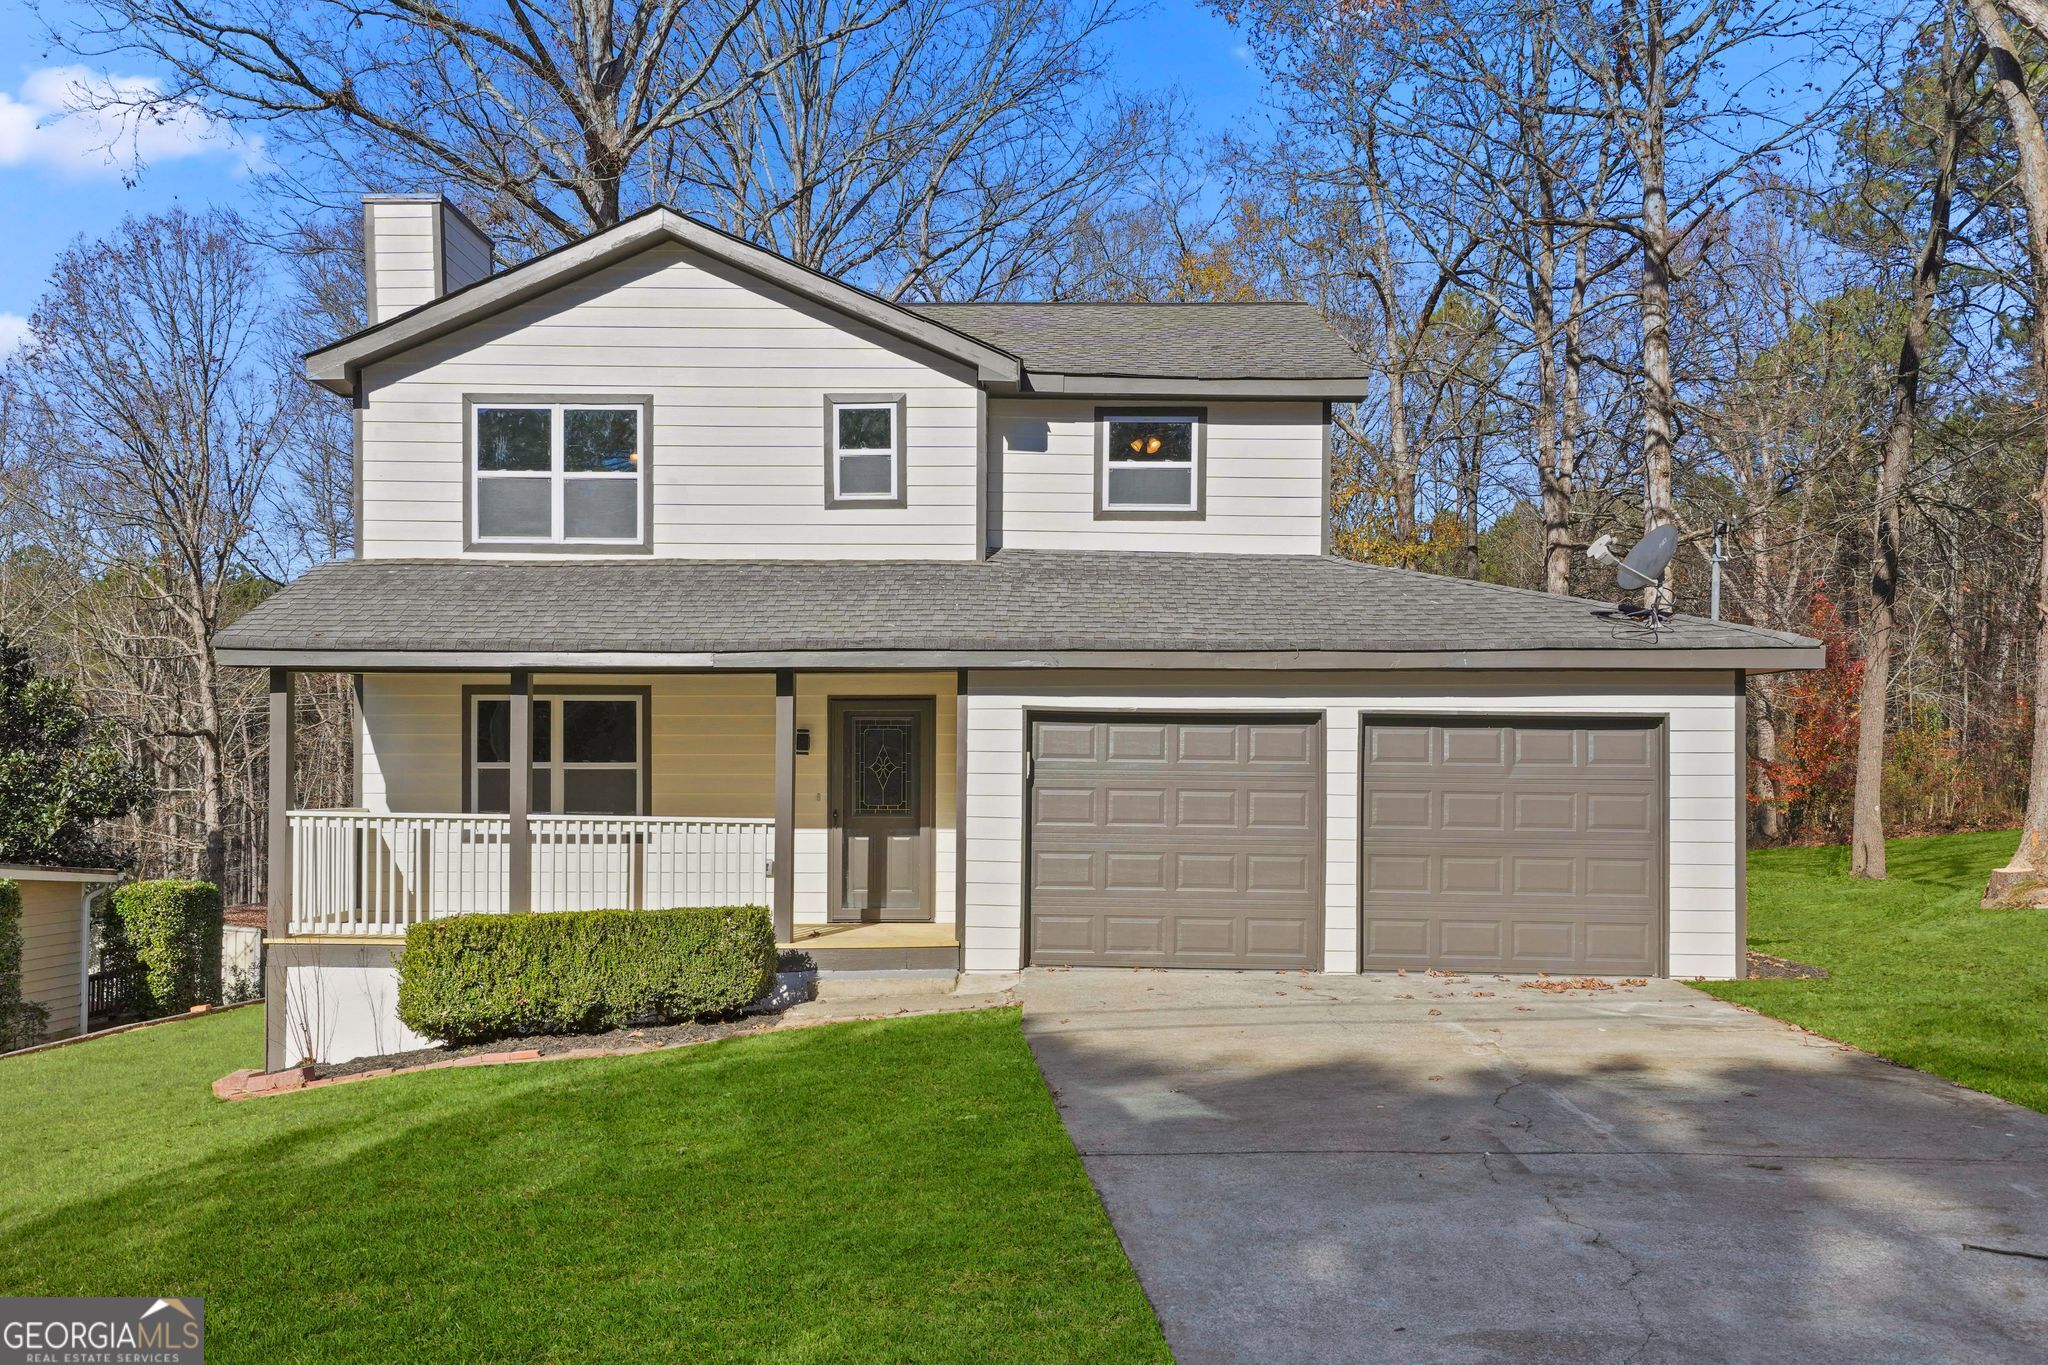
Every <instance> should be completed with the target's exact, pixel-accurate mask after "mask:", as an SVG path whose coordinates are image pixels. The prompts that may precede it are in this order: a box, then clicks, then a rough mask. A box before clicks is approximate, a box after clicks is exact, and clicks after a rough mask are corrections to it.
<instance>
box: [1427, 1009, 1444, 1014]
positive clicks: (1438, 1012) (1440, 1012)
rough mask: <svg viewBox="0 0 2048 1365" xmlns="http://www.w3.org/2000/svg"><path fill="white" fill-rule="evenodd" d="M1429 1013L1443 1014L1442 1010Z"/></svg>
mask: <svg viewBox="0 0 2048 1365" xmlns="http://www.w3.org/2000/svg"><path fill="white" fill-rule="evenodd" d="M1430 1013H1431V1014H1442V1013H1443V1011H1442V1010H1431V1011H1430Z"/></svg>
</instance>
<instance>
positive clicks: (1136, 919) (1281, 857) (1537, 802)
mask: <svg viewBox="0 0 2048 1365" xmlns="http://www.w3.org/2000/svg"><path fill="white" fill-rule="evenodd" d="M1659 737H1660V731H1659V730H1658V728H1657V727H1656V726H1655V725H1654V724H1652V723H1649V722H1636V721H1630V720H1601V721H1592V720H1582V719H1573V720H1557V721H1548V720H1533V719H1529V720H1525V719H1512V720H1511V719H1505V718H1496V719H1469V720H1468V719H1463V718H1459V719H1420V720H1418V719H1402V718H1369V719H1367V720H1366V721H1365V722H1364V724H1363V725H1362V726H1361V728H1360V732H1359V746H1360V750H1359V767H1360V783H1359V787H1360V789H1359V823H1360V830H1359V837H1360V841H1361V843H1360V849H1359V863H1358V865H1359V878H1360V893H1359V902H1360V904H1359V913H1360V928H1361V934H1362V941H1363V945H1364V965H1365V967H1366V968H1367V969H1369V970H1370V969H1384V968H1393V967H1408V968H1429V967H1435V968H1442V969H1451V970H1460V971H1514V972H1531V971H1550V972H1591V973H1607V974H1651V973H1654V972H1656V971H1657V970H1658V963H1659V960H1660V957H1661V946H1662V934H1661V916H1662V905H1663V897H1662V886H1663V880H1664V871H1663V848H1664V818H1663V800H1662V773H1663V754H1662V751H1661V749H1660V747H1659ZM1321 738H1322V734H1321V727H1320V726H1319V725H1317V724H1316V723H1315V722H1313V721H1310V720H1306V719H1292V718H1285V717H1277V718H1264V717H1257V718H1230V717H1222V716H1211V717H1186V718H1160V719H1153V718H1136V717H1126V718H1107V719H1071V720H1068V719H1059V720H1051V719H1046V720H1039V721H1037V722H1036V723H1035V724H1034V726H1033V730H1032V735H1031V752H1032V764H1033V773H1032V782H1031V805H1030V810H1031V829H1030V841H1031V842H1030V855H1029V869H1030V875H1029V888H1028V890H1029V896H1030V936H1031V937H1030V954H1031V960H1032V961H1033V962H1035V963H1040V964H1075V965H1081V964H1086V965H1097V966H1156V967H1250V968H1262V967H1263V968H1304V967H1305V968H1312V969H1319V968H1320V967H1321V966H1322V965H1323V953H1322V932H1323V905H1322V902H1323V894H1322V866H1323V856H1324V855H1323V816H1322V784H1323V777H1322V755H1321V748H1320V746H1321Z"/></svg>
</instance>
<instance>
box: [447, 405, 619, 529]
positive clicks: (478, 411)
mask: <svg viewBox="0 0 2048 1365" xmlns="http://www.w3.org/2000/svg"><path fill="white" fill-rule="evenodd" d="M647 428H648V410H647V406H646V404H645V403H642V402H639V401H635V400H625V399H617V400H609V401H607V400H601V399H594V400H592V401H589V402H551V401H540V400H535V401H531V402H522V401H519V400H517V399H475V400H472V401H471V405H470V433H469V435H470V499H471V503H470V518H471V522H470V524H471V528H472V535H471V540H472V541H473V542H474V543H475V544H476V545H478V546H480V547H483V548H492V547H501V546H531V545H560V546H565V547H569V546H589V547H591V548H593V549H602V548H605V547H621V546H625V547H638V546H640V545H642V544H644V543H645V541H646V537H647V439H648V430H647Z"/></svg>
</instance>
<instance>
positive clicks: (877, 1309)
mask: <svg viewBox="0 0 2048 1365" xmlns="http://www.w3.org/2000/svg"><path fill="white" fill-rule="evenodd" d="M1006 1020H1007V1027H1008V1029H1009V1030H1010V1035H1009V1037H1010V1042H1009V1046H1010V1047H1012V1048H1013V1049H1014V1052H1013V1053H1011V1054H1010V1055H1009V1056H1008V1058H1004V1057H1003V1056H1002V1055H1001V1054H997V1056H996V1059H995V1060H994V1061H990V1060H989V1059H990V1057H991V1054H990V1051H989V1048H988V1046H986V1045H981V1046H977V1045H976V1044H975V1043H974V1041H973V1040H972V1039H971V1038H967V1037H965V1036H963V1035H964V1034H965V1033H966V1032H967V1031H969V1030H972V1029H974V1028H977V1027H995V1026H996V1024H995V1023H994V1022H993V1021H989V1022H983V1021H971V1022H970V1023H969V1024H967V1025H965V1026H957V1025H956V1026H953V1027H952V1028H951V1030H950V1031H949V1030H948V1029H947V1028H945V1027H943V1026H942V1027H941V1028H938V1029H925V1030H919V1029H917V1028H915V1027H913V1028H910V1029H906V1028H905V1027H904V1026H903V1025H902V1024H895V1025H881V1026H875V1025H847V1026H844V1027H843V1029H842V1030H837V1031H835V1030H809V1031H805V1032H802V1033H792V1034H789V1035H784V1036H781V1037H778V1038H776V1039H773V1040H748V1042H746V1043H744V1044H740V1045H738V1046H743V1047H750V1048H753V1049H755V1050H754V1051H751V1052H735V1051H734V1050H733V1049H734V1047H735V1046H736V1045H734V1044H713V1045H710V1046H707V1047H704V1048H693V1049H687V1050H680V1051H678V1052H675V1053H668V1054H655V1055H652V1056H647V1057H638V1058H627V1059H616V1060H597V1061H576V1062H562V1063H545V1064H540V1065H535V1066H530V1067H515V1068H503V1069H497V1070H493V1071H488V1072H486V1071H477V1072H467V1073H455V1072H440V1073H430V1074H426V1075H421V1076H416V1077H397V1078H391V1079H388V1080H378V1081H371V1082H365V1083H363V1084H361V1085H358V1086H345V1087H338V1088H335V1089H332V1090H327V1091H317V1092H306V1093H303V1094H297V1095H289V1096H282V1097H275V1098H266V1099H258V1100H251V1101H245V1102H243V1103H240V1104H237V1105H233V1106H227V1107H224V1108H223V1109H221V1110H220V1111H218V1112H219V1117H220V1120H221V1122H222V1123H224V1124H227V1125H239V1126H240V1127H241V1128H242V1129H244V1130H245V1131H246V1132H247V1135H248V1136H247V1140H245V1141H229V1142H228V1143H226V1144H225V1145H224V1146H222V1147H221V1148H220V1149H219V1150H218V1151H217V1152H216V1153H214V1154H212V1155H209V1156H206V1157H204V1158H201V1159H185V1160H181V1159H180V1157H179V1155H178V1154H177V1153H176V1152H166V1153H165V1160H164V1163H163V1166H162V1169H161V1170H159V1171H158V1172H157V1173H155V1174H154V1175H152V1176H151V1177H150V1178H148V1179H144V1180H137V1181H133V1182H130V1183H127V1184H125V1185H123V1186H121V1187H119V1188H117V1189H113V1190H109V1191H106V1192H103V1193H100V1194H98V1195H96V1196H95V1197H92V1198H88V1199H81V1200H77V1201H74V1202H71V1203H68V1204H65V1205H63V1206H61V1207H56V1208H54V1209H52V1210H50V1211H49V1212H47V1213H46V1214H44V1215H43V1216H41V1217H39V1218H36V1219H35V1220H34V1221H32V1222H28V1223H26V1224H19V1225H17V1226H16V1228H15V1232H16V1235H15V1237H14V1238H13V1239H12V1244H11V1245H10V1246H8V1247H6V1248H0V1282H5V1283H10V1284H16V1285H25V1284H29V1283H33V1284H34V1285H35V1292H44V1293H62V1292H80V1293H97V1294H105V1293H117V1292H118V1293H147V1294H157V1293H167V1292H183V1293H189V1294H198V1295H204V1296H205V1297H206V1299H207V1310H208V1318H209V1320H210V1326H211V1329H212V1330H211V1331H210V1336H211V1337H212V1338H213V1340H211V1341H210V1342H209V1345H210V1346H214V1345H218V1346H219V1347H220V1348H221V1349H220V1356H221V1358H222V1359H233V1358H250V1359H271V1358H280V1357H301V1356H311V1357H322V1356H324V1357H329V1358H332V1357H341V1356H347V1357H358V1356H360V1357H370V1356H382V1357H387V1358H389V1357H398V1358H409V1359H431V1358H443V1357H462V1358H480V1357H486V1356H488V1357H495V1358H505V1357H511V1358H528V1357H533V1358H543V1357H553V1358H562V1359H576V1360H582V1359H596V1358H621V1359H644V1358H646V1356H647V1353H648V1351H649V1349H650V1343H660V1345H659V1348H658V1351H657V1353H658V1354H660V1355H663V1356H666V1357H670V1358H676V1359H691V1358H695V1359H713V1358H733V1357H741V1358H752V1357H759V1356H763V1355H770V1354H773V1355H777V1356H779V1357H780V1358H787V1359H804V1358H821V1357H822V1358H846V1357H849V1356H852V1357H861V1356H866V1355H870V1354H872V1353H874V1352H875V1351H876V1350H877V1349H879V1350H880V1352H881V1353H882V1354H887V1355H892V1356H908V1357H923V1358H944V1357H948V1356H955V1355H959V1354H968V1353H974V1352H976V1351H977V1350H979V1349H981V1348H982V1347H983V1346H984V1345H989V1346H990V1347H991V1348H994V1349H996V1354H998V1355H1001V1354H1003V1353H1004V1352H1003V1351H1002V1350H1001V1349H1000V1346H1001V1343H1003V1342H1004V1341H1010V1342H1014V1343H1016V1345H1015V1346H1014V1347H1013V1348H1012V1349H1014V1350H1017V1351H1028V1350H1031V1349H1032V1347H1033V1346H1034V1344H1035V1345H1036V1346H1037V1347H1038V1348H1041V1349H1042V1352H1043V1353H1045V1354H1050V1355H1059V1354H1072V1353H1076V1352H1085V1351H1087V1350H1088V1349H1089V1348H1091V1347H1093V1346H1095V1345H1098V1344H1099V1345H1101V1346H1103V1347H1104V1349H1108V1350H1111V1351H1113V1352H1116V1353H1120V1354H1124V1355H1128V1356H1131V1357H1133V1358H1144V1357H1146V1356H1147V1355H1148V1354H1149V1352H1148V1348H1150V1350H1155V1351H1156V1350H1157V1349H1158V1345H1157V1343H1158V1336H1157V1330H1156V1327H1155V1326H1154V1325H1153V1324H1152V1322H1151V1320H1150V1315H1149V1314H1148V1313H1146V1312H1145V1309H1144V1304H1143V1301H1142V1299H1141V1298H1140V1297H1139V1296H1138V1295H1137V1293H1136V1291H1135V1288H1134V1286H1132V1285H1131V1284H1130V1281H1129V1276H1128V1271H1127V1270H1125V1269H1124V1268H1123V1263H1122V1257H1121V1253H1120V1251H1119V1250H1118V1248H1117V1245H1116V1242H1115V1239H1114V1237H1113V1235H1111V1234H1110V1232H1109V1231H1108V1228H1107V1225H1106V1223H1105V1222H1104V1220H1103V1218H1102V1214H1101V1211H1100V1208H1099V1206H1098V1205H1097V1204H1096V1201H1095V1200H1094V1198H1093V1196H1092V1193H1091V1192H1090V1191H1089V1189H1088V1185H1087V1181H1086V1178H1085V1176H1084V1175H1083V1174H1082V1172H1081V1171H1080V1169H1079V1167H1078V1165H1077V1164H1076V1163H1075V1162H1074V1160H1073V1158H1072V1155H1071V1152H1070V1151H1069V1150H1068V1149H1067V1147H1066V1144H1065V1140H1064V1138H1063V1137H1062V1136H1061V1134H1060V1132H1059V1129H1058V1127H1057V1124H1056V1123H1055V1122H1054V1121H1053V1119H1052V1116H1051V1114H1050V1113H1049V1111H1045V1110H1043V1109H1041V1111H1040V1112H1041V1113H1042V1117H1041V1118H1039V1121H1037V1122H1018V1121H1011V1122H1004V1121H1003V1119H1004V1116H1005V1115H1006V1114H1007V1115H1009V1116H1010V1117H1011V1118H1012V1119H1015V1117H1016V1110H1017V1108H1018V1106H1019V1105H1020V1104H1023V1103H1030V1104H1034V1105H1037V1106H1043V1105H1044V1095H1043V1090H1042V1088H1040V1086H1039V1083H1038V1079H1037V1075H1036V1072H1035V1070H1034V1069H1033V1068H1032V1066H1031V1063H1030V1059H1029V1057H1028V1055H1027V1054H1025V1052H1024V1050H1023V1048H1022V1047H1021V1045H1018V1044H1017V1042H1016V1040H1015V1028H1016V1025H1015V1018H1014V1015H1009V1016H1006ZM912 1022H913V1024H915V1023H917V1022H919V1021H912ZM849 1030H850V1031H851V1032H850V1033H849V1032H847V1031H849ZM763 1041H766V1042H768V1044H769V1046H770V1047H771V1048H772V1049H773V1055H772V1057H769V1056H764V1055H763V1054H762V1052H761V1051H760V1050H759V1047H760V1044H761V1042H763ZM949 1048H951V1049H954V1050H956V1051H957V1054H958V1058H959V1060H958V1061H953V1062H949V1060H948V1057H947V1052H948V1050H949ZM850 1049H851V1050H850ZM863 1057H865V1058H866V1059H867V1061H865V1062H863V1061H862V1060H861V1058H863ZM977 1057H978V1058H981V1059H982V1060H983V1062H984V1063H985V1065H984V1066H983V1067H982V1068H981V1071H980V1072H977V1071H974V1070H970V1069H969V1067H968V1062H969V1061H970V1060H971V1059H973V1058H977ZM981 1072H986V1073H992V1074H981ZM183 1083H185V1084H189V1083H190V1082H189V1080H187V1081H184V1082H183ZM373 1091H374V1094H373V1093H372V1092H373ZM280 1125H282V1126H281V1127H280ZM969 1138H971V1139H972V1146H971V1154H970V1155H968V1156H967V1157H966V1158H964V1159H962V1158H961V1156H960V1151H961V1149H960V1145H959V1144H960V1143H961V1142H962V1141H963V1140H964V1139H969ZM941 1158H943V1159H944V1160H946V1161H954V1162H957V1163H958V1164H957V1166H956V1167H955V1169H954V1171H953V1172H948V1171H946V1170H945V1169H944V1168H943V1166H941V1165H940V1164H939V1159H941ZM948 1174H955V1175H957V1177H958V1178H955V1179H945V1178H940V1177H942V1176H945V1175H948ZM1003 1196H1007V1197H1008V1200H1009V1201H1010V1202H1012V1203H1013V1205H1014V1206H1015V1207H1019V1208H1021V1210H1022V1212H1023V1214H1024V1216H1026V1217H1028V1218H1030V1219H1031V1220H1033V1223H1034V1226H1035V1228H1036V1229H1037V1230H1038V1235H1036V1236H1032V1237H1024V1238H1021V1239H1020V1238H1019V1237H1018V1236H1017V1235H1016V1229H1015V1228H1014V1227H1013V1226H1011V1225H1010V1224H1009V1223H1008V1221H1007V1219H1006V1218H1005V1217H1004V1203H1005V1202H1006V1201H1005V1199H1004V1198H1003ZM984 1253H985V1254H984ZM1118 1275H1121V1276H1122V1279H1121V1281H1120V1282H1119V1281H1118V1280H1117V1279H1116V1277H1117V1276H1118ZM977 1276H980V1277H982V1278H981V1279H980V1280H979V1281H978V1282H979V1283H980V1284H981V1285H982V1286H983V1291H982V1292H975V1291H974V1290H972V1289H971V1288H969V1287H968V1286H971V1285H972V1284H974V1283H976V1282H977V1281H976V1279H975V1277H977ZM1098 1286H1106V1287H1107V1288H1105V1289H1102V1291H1101V1292H1099V1293H1097V1292H1096V1290H1097V1287H1098ZM1119 1287H1121V1289H1122V1291H1123V1292H1122V1294H1121V1296H1119V1295H1118V1294H1117V1293H1115V1292H1113V1291H1115V1290H1116V1289H1118V1288H1119ZM16 1292H19V1291H16ZM1091 1294H1093V1295H1094V1297H1091ZM1062 1300H1066V1301H1069V1302H1072V1303H1075V1304H1076V1305H1078V1306H1079V1312H1078V1316H1077V1317H1076V1318H1075V1319H1072V1320H1069V1321H1066V1322H1062V1321H1061V1320H1060V1319H1059V1318H1058V1317H1057V1316H1056V1315H1050V1314H1048V1313H1046V1312H1045V1311H1044V1308H1045V1306H1046V1305H1049V1304H1056V1303H1058V1302H1060V1301H1062ZM1091 1308H1094V1309H1098V1310H1100V1311H1099V1313H1098V1316H1097V1319H1091V1318H1090V1317H1089V1316H1088V1313H1089V1310H1090V1309H1091ZM1098 1319H1099V1320H1098Z"/></svg>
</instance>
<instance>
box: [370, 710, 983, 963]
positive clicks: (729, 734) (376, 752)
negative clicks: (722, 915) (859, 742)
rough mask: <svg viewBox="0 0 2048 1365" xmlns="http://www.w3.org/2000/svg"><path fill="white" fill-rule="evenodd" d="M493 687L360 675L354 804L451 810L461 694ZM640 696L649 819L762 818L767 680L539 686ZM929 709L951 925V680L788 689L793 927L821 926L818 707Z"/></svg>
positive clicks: (823, 813)
mask: <svg viewBox="0 0 2048 1365" xmlns="http://www.w3.org/2000/svg"><path fill="white" fill-rule="evenodd" d="M504 683H505V676H504V675H503V674H489V673H372V674H367V675H365V676H364V678H363V721H364V730H365V732H366V735H367V742H366V743H365V744H364V746H363V805H364V808H365V809H366V810H369V811H371V812H372V813H375V814H415V815H416V814H432V813H438V812H450V811H458V810H460V809H462V778H461V776H460V774H461V767H462V725H463V719H462V689H463V688H464V687H465V686H485V685H497V686H503V685H504ZM579 686H589V687H646V688H648V689H649V696H650V698H651V701H652V705H653V715H652V720H653V736H652V747H651V758H652V766H651V770H650V773H649V780H650V784H651V787H652V793H653V809H652V810H650V811H649V812H648V813H649V814H651V815H667V816H678V817H686V818H702V819H716V818H721V817H723V818H729V819H762V820H765V819H769V818H772V817H773V816H774V813H775V679H774V676H773V675H772V674H767V673H733V674H705V673H581V674H570V673H541V674H536V675H535V677H534V687H535V688H536V690H539V691H546V690H547V689H550V688H575V687H579ZM835 696H840V697H845V696H867V697H932V698H935V699H936V700H937V703H938V707H937V710H938V728H937V734H936V735H935V736H934V743H933V757H934V761H935V763H936V766H937V778H938V782H937V787H938V791H937V806H938V810H937V824H936V829H935V836H936V837H935V839H934V861H935V863H936V867H935V869H934V871H935V882H936V897H935V899H936V902H937V918H938V920H939V921H940V922H942V923H944V922H950V921H951V920H952V918H953V889H954V875H953V867H954V864H953V848H954V842H953V824H954V811H955V809H956V802H955V800H954V790H955V786H956V783H955V772H954V768H955V765H954V762H953V754H954V745H953V728H954V727H953V675H952V674H951V673H906V674H867V673H861V674H855V673H818V674H799V675H798V676H797V715H796V723H797V725H798V726H799V727H801V728H806V729H809V730H810V732H811V752H810V753H809V754H807V755H799V756H798V758H797V761H796V792H797V805H796V823H797V846H796V918H797V920H798V922H799V923H818V922H822V921H823V920H824V919H825V918H826V905H825V900H826V885H825V880H826V853H827V840H828V832H827V827H826V826H827V820H828V816H829V811H830V806H829V804H828V799H827V792H826V790H825V788H826V780H827V755H828V753H829V752H830V750H829V747H828V746H829V744H830V739H829V737H828V735H827V731H826V712H827V703H828V701H829V700H830V699H831V698H832V697H835Z"/></svg>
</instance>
